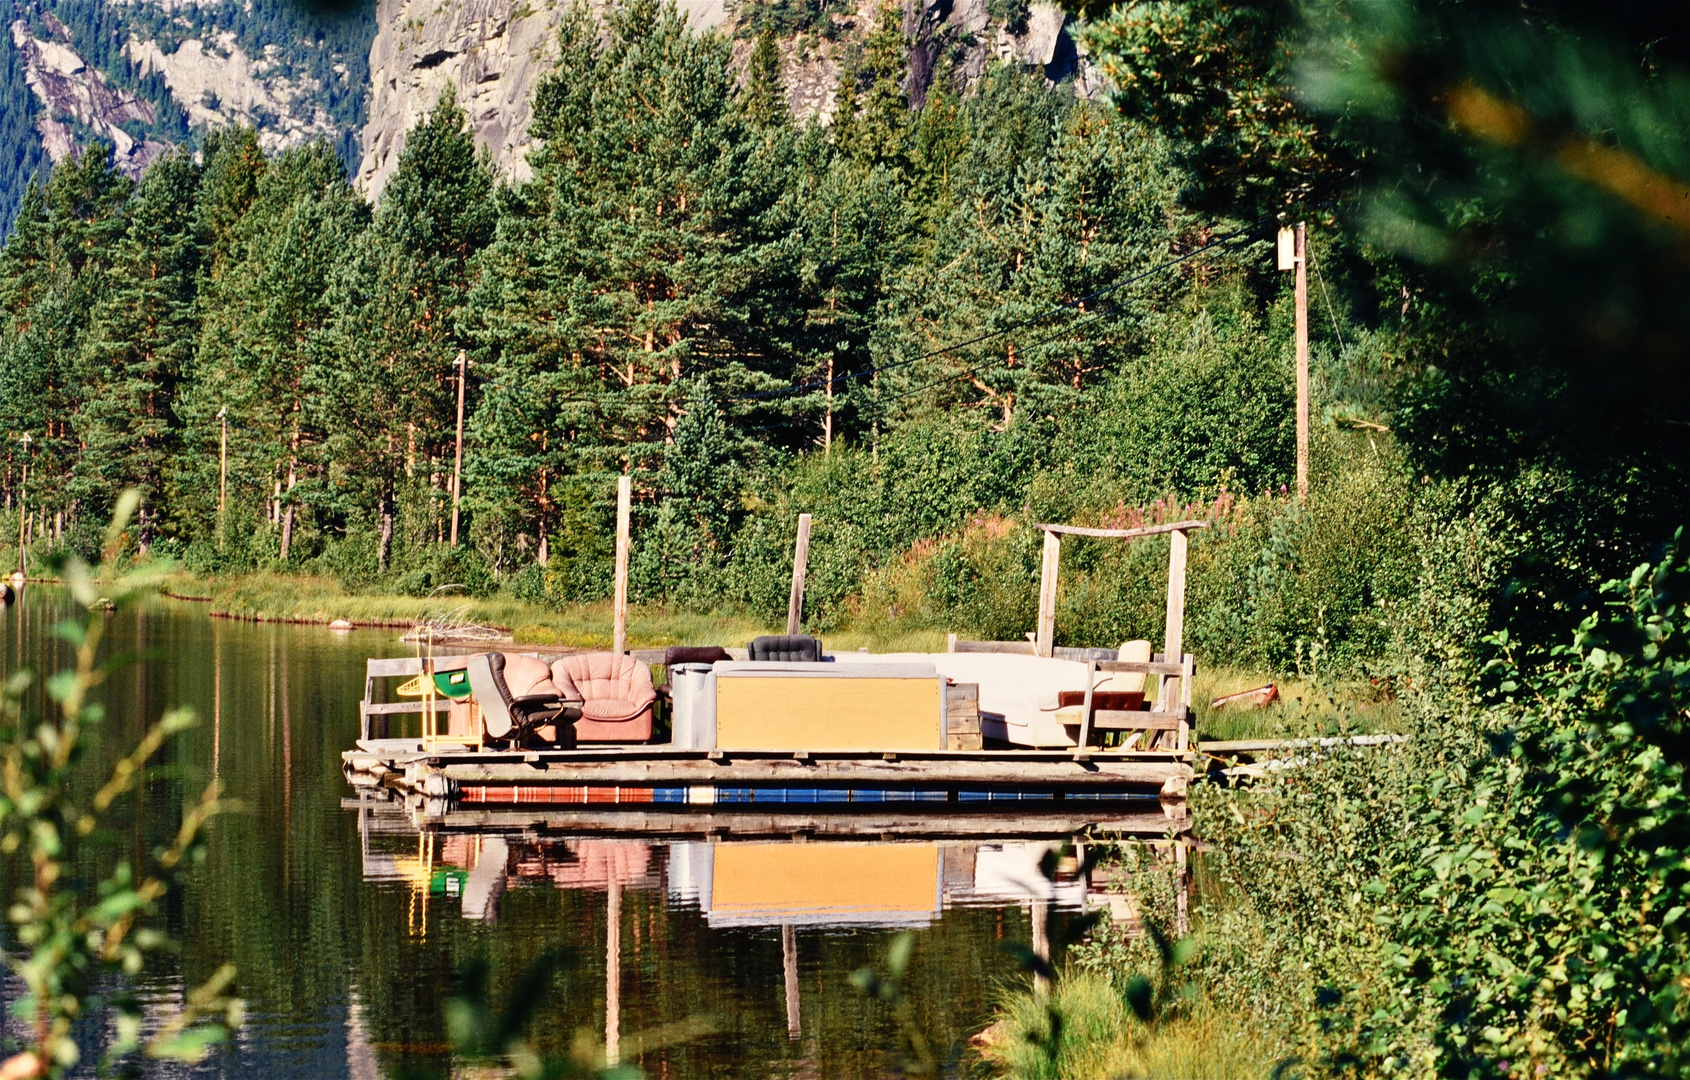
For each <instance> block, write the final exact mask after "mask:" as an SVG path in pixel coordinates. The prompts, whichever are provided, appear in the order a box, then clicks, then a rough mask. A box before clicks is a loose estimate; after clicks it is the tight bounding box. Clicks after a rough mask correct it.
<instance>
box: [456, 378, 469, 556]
mask: <svg viewBox="0 0 1690 1080" xmlns="http://www.w3.org/2000/svg"><path fill="white" fill-rule="evenodd" d="M468 375H469V359H468V354H467V353H465V352H464V350H462V349H459V350H458V441H457V450H456V451H454V453H453V457H452V546H453V547H457V546H458V504H459V503H460V502H462V501H463V495H464V383H465V382H466V381H467V377H468Z"/></svg>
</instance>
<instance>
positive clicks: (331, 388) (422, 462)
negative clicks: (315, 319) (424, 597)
mask: <svg viewBox="0 0 1690 1080" xmlns="http://www.w3.org/2000/svg"><path fill="white" fill-rule="evenodd" d="M495 220H496V206H495V204H494V202H493V175H492V169H491V166H490V165H489V163H488V161H487V159H486V157H485V156H482V155H478V154H477V153H476V149H475V142H474V140H473V138H472V137H471V135H470V132H469V124H468V119H467V117H465V115H464V112H463V110H462V109H461V108H459V107H458V105H457V103H456V101H455V100H454V99H453V98H452V96H451V94H450V92H449V91H448V92H447V93H446V94H443V95H442V96H441V98H440V101H439V103H438V104H437V105H436V106H435V108H434V110H433V111H432V112H431V113H430V114H429V115H428V117H427V118H425V119H424V120H423V121H422V122H421V123H419V124H418V125H417V126H416V127H414V128H412V129H411V131H410V132H409V133H408V134H407V135H406V138H405V146H404V149H403V150H402V151H401V153H400V155H399V164H398V167H397V169H396V170H395V171H394V174H393V177H392V178H391V179H390V180H389V181H388V184H387V187H386V189H385V190H384V191H383V195H382V201H381V204H380V206H378V207H377V209H376V212H375V218H374V221H373V222H372V225H371V227H370V228H369V229H368V230H366V231H365V232H364V233H363V235H362V236H360V237H359V240H358V243H357V245H356V248H355V250H354V252H353V253H352V256H351V258H350V259H349V260H348V261H347V263H346V264H345V267H344V269H343V272H342V273H341V274H340V275H339V276H338V277H337V278H336V279H335V283H334V288H333V293H332V303H333V306H334V309H335V318H334V321H333V323H332V324H331V326H330V328H329V330H328V332H327V333H326V334H324V335H323V336H322V338H321V339H320V340H319V341H318V342H317V344H316V347H315V348H314V350H313V353H314V355H313V361H312V364H311V366H310V369H309V371H308V373H307V376H308V383H309V385H310V388H311V390H312V392H313V395H314V397H315V400H316V408H317V410H318V412H319V414H320V418H321V426H322V428H323V431H324V433H325V434H324V437H325V442H324V446H323V451H324V454H325V455H326V457H327V458H328V459H330V460H332V461H333V462H334V485H333V487H334V491H335V493H336V495H337V497H338V498H340V499H341V500H342V502H343V505H342V506H341V507H340V508H339V509H340V512H341V513H342V514H343V515H344V514H347V513H350V514H352V515H354V516H355V517H356V516H362V517H363V519H364V520H375V521H379V526H378V527H379V529H380V541H379V545H378V547H379V550H378V556H377V558H378V563H379V566H380V567H382V568H385V567H386V565H387V562H388V556H389V552H390V549H391V545H392V541H393V531H394V515H395V512H396V509H397V500H398V498H399V495H400V488H401V486H402V481H403V480H404V478H405V477H406V476H407V475H410V476H412V477H415V476H418V475H420V476H422V477H423V478H424V479H425V480H426V479H427V478H429V477H430V476H434V477H435V478H436V479H435V481H434V482H433V483H431V484H430V485H429V488H428V489H425V490H424V491H423V496H424V499H425V503H424V506H423V509H424V511H425V513H424V515H423V516H424V518H425V519H426V518H427V517H429V516H431V513H432V511H434V510H436V509H437V507H436V506H435V505H433V504H432V502H430V501H429V500H431V499H432V497H433V493H434V492H435V491H440V490H442V489H443V485H442V484H441V483H440V482H439V481H440V479H441V478H443V471H444V470H445V469H447V468H449V467H450V466H449V462H450V459H451V453H452V446H451V441H452V437H453V427H454V415H453V414H454V406H455V397H456V392H457V378H458V375H457V371H458V368H457V367H456V365H455V363H454V361H455V360H456V357H457V353H458V350H459V349H466V348H470V347H472V346H473V344H474V343H473V342H472V341H471V340H470V338H469V337H468V335H467V333H466V327H465V326H464V320H463V312H462V308H463V305H464V303H465V299H466V297H467V296H468V295H469V293H470V292H471V290H472V289H473V288H474V280H475V265H476V264H475V262H474V258H475V256H476V254H477V253H478V252H479V251H480V250H481V249H482V248H483V247H485V246H486V245H487V243H488V242H489V241H490V240H491V239H492V237H493V229H494V224H495ZM418 539H421V538H420V537H419V538H418ZM429 539H432V537H429Z"/></svg>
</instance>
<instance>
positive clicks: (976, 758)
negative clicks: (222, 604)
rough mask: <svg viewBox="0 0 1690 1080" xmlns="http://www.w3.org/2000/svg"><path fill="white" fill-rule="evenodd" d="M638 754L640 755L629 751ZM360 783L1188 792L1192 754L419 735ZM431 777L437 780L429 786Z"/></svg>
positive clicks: (360, 757)
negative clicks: (446, 745) (539, 743)
mask: <svg viewBox="0 0 1690 1080" xmlns="http://www.w3.org/2000/svg"><path fill="white" fill-rule="evenodd" d="M631 755H637V756H631ZM342 760H343V763H344V768H345V771H346V773H347V775H348V779H350V780H351V781H352V782H353V784H354V785H356V786H360V787H377V786H379V787H386V788H392V789H395V790H399V791H402V792H407V793H411V792H414V793H417V794H427V795H436V796H438V795H439V794H440V792H441V791H442V785H444V787H445V788H446V789H450V790H461V789H463V788H464V787H468V786H475V785H490V786H520V787H523V788H530V787H559V786H566V785H587V786H594V785H602V786H623V787H639V786H647V787H685V788H693V787H701V786H702V787H710V788H717V789H720V788H740V787H751V788H765V787H767V788H779V787H796V788H846V787H850V788H888V789H920V790H949V791H956V790H964V789H971V788H1005V789H1020V790H1045V791H1063V790H1072V791H1090V790H1113V791H1121V792H1123V793H1131V794H1139V795H1148V796H1156V795H1160V794H1162V793H1163V792H1164V791H1168V792H1169V793H1170V796H1177V797H1180V798H1183V793H1184V785H1185V784H1186V783H1187V782H1188V781H1189V780H1190V779H1191V776H1192V766H1191V757H1190V755H1189V754H1183V753H1178V752H1174V751H1137V752H1114V751H1100V750H1095V749H1094V750H1091V751H1089V752H1087V751H1075V750H984V751H981V750H973V751H932V752H900V753H888V754H864V753H860V752H845V751H840V752H815V753H807V752H804V751H796V752H789V751H760V752H751V751H706V750H680V749H671V748H666V747H650V746H642V747H616V746H610V747H593V748H590V749H578V750H537V751H526V752H522V751H458V752H452V751H435V752H424V751H423V749H422V747H421V745H420V744H419V743H418V742H417V741H416V740H409V739H367V740H360V743H359V746H358V749H356V750H350V751H347V752H346V753H345V754H343V755H342ZM425 776H438V777H441V778H442V779H440V780H433V781H431V782H430V783H431V784H432V787H431V788H430V789H428V790H424V781H423V778H424V777H425Z"/></svg>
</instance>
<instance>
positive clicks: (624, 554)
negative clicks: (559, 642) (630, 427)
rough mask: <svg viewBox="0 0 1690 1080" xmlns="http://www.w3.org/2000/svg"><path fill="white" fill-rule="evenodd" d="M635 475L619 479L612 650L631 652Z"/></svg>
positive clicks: (617, 480)
mask: <svg viewBox="0 0 1690 1080" xmlns="http://www.w3.org/2000/svg"><path fill="white" fill-rule="evenodd" d="M633 484H634V481H633V478H632V477H630V476H625V475H624V476H618V477H617V478H616V585H615V593H614V594H613V598H612V600H611V609H610V619H611V632H610V634H611V636H610V651H611V652H614V653H615V654H616V655H617V656H621V655H622V654H623V653H624V652H627V651H628V546H629V545H628V519H629V517H630V516H631V515H632V511H633V501H634V500H633V491H634V488H633Z"/></svg>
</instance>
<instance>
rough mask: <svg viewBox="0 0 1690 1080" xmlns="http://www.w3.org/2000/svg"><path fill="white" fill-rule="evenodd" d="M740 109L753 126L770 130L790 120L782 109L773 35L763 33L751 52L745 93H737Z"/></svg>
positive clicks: (783, 102)
mask: <svg viewBox="0 0 1690 1080" xmlns="http://www.w3.org/2000/svg"><path fill="white" fill-rule="evenodd" d="M740 103H741V107H742V108H743V109H744V110H745V115H746V116H747V117H749V118H750V120H751V122H752V123H753V124H756V125H759V126H761V127H772V126H774V125H777V124H784V123H786V122H787V121H788V120H789V119H790V118H791V111H790V110H789V109H788V108H787V105H786V87H785V86H784V85H782V83H781V77H780V49H779V48H778V47H777V46H776V45H775V35H774V33H773V32H772V31H769V30H765V31H763V33H762V34H760V35H759V36H758V38H757V45H756V47H755V48H753V49H752V50H751V58H750V60H749V61H747V63H746V65H745V89H744V90H743V91H741V93H740Z"/></svg>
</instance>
